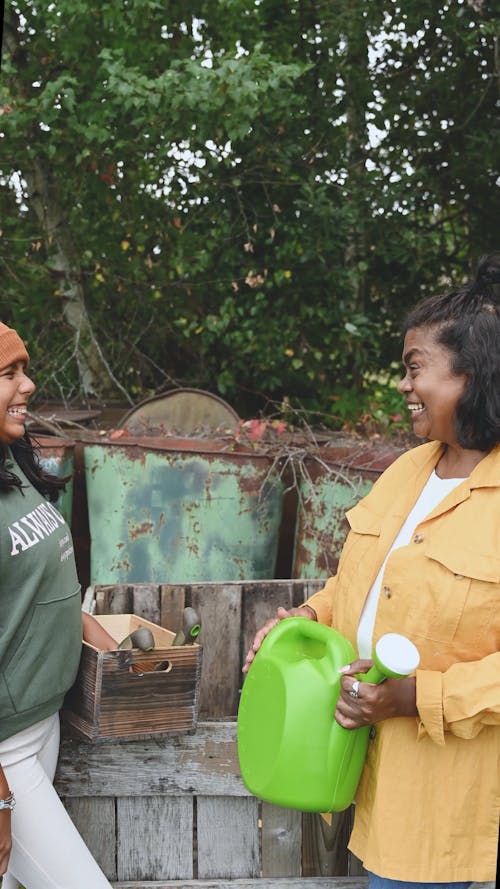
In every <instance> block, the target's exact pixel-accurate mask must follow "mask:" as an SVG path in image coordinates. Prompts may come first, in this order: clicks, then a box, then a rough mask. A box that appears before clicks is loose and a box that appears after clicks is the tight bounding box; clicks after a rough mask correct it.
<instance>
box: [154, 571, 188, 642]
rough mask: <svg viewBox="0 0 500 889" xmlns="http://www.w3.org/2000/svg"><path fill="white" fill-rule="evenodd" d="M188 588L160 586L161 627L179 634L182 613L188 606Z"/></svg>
mask: <svg viewBox="0 0 500 889" xmlns="http://www.w3.org/2000/svg"><path fill="white" fill-rule="evenodd" d="M187 589H189V588H188V587H185V586H182V585H181V584H178V583H175V584H173V583H172V584H170V583H162V584H161V586H160V626H162V627H165V628H166V629H167V630H172V632H173V633H177V631H178V630H180V628H181V627H182V613H183V611H184V608H185V606H186V591H187Z"/></svg>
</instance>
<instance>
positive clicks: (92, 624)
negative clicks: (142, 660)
mask: <svg viewBox="0 0 500 889" xmlns="http://www.w3.org/2000/svg"><path fill="white" fill-rule="evenodd" d="M82 625H83V638H84V640H85V642H88V643H89V645H93V646H94V648H97V649H98V650H99V651H116V649H117V648H118V642H117V641H116V639H113V637H112V636H110V634H109V633H108V631H107V630H105V629H104V627H102V626H101V624H100V623H99V621H98V620H96V619H95V617H92V615H91V614H88V613H87V612H86V611H82Z"/></svg>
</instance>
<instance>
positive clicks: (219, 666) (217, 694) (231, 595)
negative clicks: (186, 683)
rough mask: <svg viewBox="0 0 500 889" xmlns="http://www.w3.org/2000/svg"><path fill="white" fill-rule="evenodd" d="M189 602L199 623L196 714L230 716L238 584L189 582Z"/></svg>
mask: <svg viewBox="0 0 500 889" xmlns="http://www.w3.org/2000/svg"><path fill="white" fill-rule="evenodd" d="M191 604H192V607H193V608H194V609H195V611H197V612H198V614H199V616H200V619H201V627H202V629H201V633H200V645H202V647H203V663H202V668H201V684H200V718H201V719H206V718H208V719H218V718H221V717H224V718H226V719H227V718H228V717H234V716H236V714H237V712H238V703H239V688H240V684H241V671H240V668H239V665H240V628H241V584H240V583H217V584H213V583H210V584H193V585H192V587H191Z"/></svg>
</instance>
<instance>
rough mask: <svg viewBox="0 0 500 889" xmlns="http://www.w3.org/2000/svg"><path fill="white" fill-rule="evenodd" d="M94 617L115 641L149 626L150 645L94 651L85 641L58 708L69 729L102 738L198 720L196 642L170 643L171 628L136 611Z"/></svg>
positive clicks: (135, 735) (166, 729) (150, 732)
mask: <svg viewBox="0 0 500 889" xmlns="http://www.w3.org/2000/svg"><path fill="white" fill-rule="evenodd" d="M95 618H96V620H98V621H99V623H100V624H101V625H102V626H103V627H104V628H105V629H106V630H107V631H108V632H109V633H110V634H111V635H112V636H113V638H114V639H116V640H117V641H120V640H122V639H124V638H125V637H126V636H128V634H129V633H131V632H133V630H136V629H138V628H139V627H148V628H149V629H150V630H151V632H152V634H153V637H154V640H155V648H154V649H153V650H152V651H141V650H139V649H123V650H121V649H116V651H98V650H97V649H96V648H94V647H93V646H92V645H89V644H88V643H87V642H84V643H83V646H82V656H81V659H80V667H79V670H78V675H77V678H76V681H75V684H74V685H73V687H72V688H71V689H70V690H69V692H68V693H67V695H66V698H65V701H64V707H63V710H62V718H63V722H64V723H65V724H66V726H68V727H69V733H70V734H71V735H76V736H78V737H81V738H82V737H83V738H85V739H86V740H90V741H101V740H110V739H125V738H129V739H130V740H133V739H139V738H150V737H152V736H155V735H162V734H165V733H171V732H176V733H180V732H189V731H192V730H193V729H194V728H195V727H196V722H197V719H198V698H199V688H200V674H201V656H202V649H201V647H200V645H198V644H197V643H196V642H195V643H193V644H191V645H181V646H172V641H173V639H174V637H175V633H172V632H171V631H170V630H165V629H163V627H159V626H157V624H153V623H151V622H150V621H147V620H145V619H144V618H142V617H137V615H135V614H101V615H96V616H95Z"/></svg>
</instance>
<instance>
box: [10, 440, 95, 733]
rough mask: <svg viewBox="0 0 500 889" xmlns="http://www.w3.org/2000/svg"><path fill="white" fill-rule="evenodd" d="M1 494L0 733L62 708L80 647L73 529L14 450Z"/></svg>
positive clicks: (14, 731) (73, 678)
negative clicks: (8, 483)
mask: <svg viewBox="0 0 500 889" xmlns="http://www.w3.org/2000/svg"><path fill="white" fill-rule="evenodd" d="M5 467H6V469H9V470H10V471H12V472H14V473H15V474H16V475H17V476H18V478H19V479H20V480H21V482H22V485H23V487H22V488H21V489H19V488H11V489H10V490H9V491H3V492H2V493H1V494H0V503H1V507H0V508H1V530H0V740H4V739H5V738H9V737H11V736H12V735H14V734H16V733H17V732H19V731H21V730H22V729H24V728H28V727H29V726H31V725H34V724H35V723H36V722H39V721H40V720H41V719H45V718H46V717H47V716H50V715H51V714H53V713H55V712H56V711H57V710H59V709H60V707H61V705H62V702H63V699H64V695H65V693H66V691H67V690H68V689H69V688H70V687H71V685H72V684H73V682H74V680H75V677H76V673H77V670H78V664H79V660H80V654H81V647H82V616H81V597H80V585H79V583H78V577H77V574H76V567H75V560H74V555H73V544H72V539H71V532H70V530H69V528H68V526H67V524H66V522H65V521H64V519H63V517H62V516H61V514H60V513H59V512H58V510H57V509H56V508H55V506H54V505H53V504H52V503H49V502H48V501H47V500H45V498H44V497H43V496H42V495H41V494H39V492H38V491H37V490H36V489H35V488H34V487H33V486H32V485H31V484H30V482H29V481H28V480H27V478H26V476H25V475H24V474H23V472H22V471H21V469H20V468H19V466H18V465H17V463H15V462H14V460H12V459H11V457H10V456H9V457H8V458H7V459H6V461H5Z"/></svg>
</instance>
